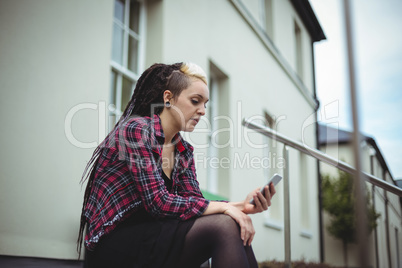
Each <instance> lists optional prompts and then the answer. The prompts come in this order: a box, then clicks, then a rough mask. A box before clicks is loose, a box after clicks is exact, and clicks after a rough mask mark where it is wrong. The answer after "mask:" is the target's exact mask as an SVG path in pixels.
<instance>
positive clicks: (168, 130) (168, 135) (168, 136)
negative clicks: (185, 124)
mask: <svg viewBox="0 0 402 268" xmlns="http://www.w3.org/2000/svg"><path fill="white" fill-rule="evenodd" d="M159 117H160V119H161V125H162V129H163V134H164V135H165V144H170V143H171V142H172V139H173V137H174V136H175V135H176V134H177V133H178V132H179V131H178V130H176V129H175V128H174V125H173V124H172V122H171V120H170V118H169V117H168V115H167V114H166V113H163V112H162V113H161V114H160V115H159Z"/></svg>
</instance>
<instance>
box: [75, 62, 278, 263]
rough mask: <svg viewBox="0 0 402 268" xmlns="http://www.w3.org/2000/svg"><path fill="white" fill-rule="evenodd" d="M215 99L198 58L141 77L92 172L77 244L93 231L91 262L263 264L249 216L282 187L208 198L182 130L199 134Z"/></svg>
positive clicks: (95, 157) (89, 243)
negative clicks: (237, 198) (232, 198)
mask: <svg viewBox="0 0 402 268" xmlns="http://www.w3.org/2000/svg"><path fill="white" fill-rule="evenodd" d="M208 99H209V91H208V87H207V78H206V75H205V73H204V71H203V70H202V69H201V68H200V67H198V66H197V65H195V64H192V63H176V64H172V65H165V64H154V65H152V66H151V67H150V68H148V69H147V70H146V71H145V72H144V73H143V74H142V75H141V77H140V78H139V80H138V82H137V85H136V88H135V90H134V94H133V96H132V98H131V100H130V102H129V104H128V105H127V107H126V109H125V111H124V113H123V115H122V117H121V119H120V121H119V122H118V123H117V124H116V126H115V128H114V129H113V131H111V133H109V135H108V136H107V137H106V138H105V140H104V141H103V142H102V143H101V144H100V145H99V146H98V148H97V149H96V150H95V152H94V154H93V156H92V158H91V160H90V161H89V163H88V166H87V168H86V170H85V172H84V175H83V179H85V178H86V177H89V178H88V184H87V188H86V191H85V196H84V204H83V208H82V215H81V226H80V235H79V238H78V244H79V249H78V250H79V252H80V251H81V243H82V236H83V232H84V230H86V235H85V247H86V248H87V251H86V265H87V266H88V267H186V268H191V267H199V266H200V264H202V263H203V262H205V261H206V260H208V259H209V258H212V265H213V267H232V268H234V267H257V262H256V259H255V256H254V253H253V251H252V248H251V241H252V240H253V237H254V233H255V232H254V228H253V225H252V222H251V219H250V217H249V216H248V215H247V214H252V213H258V212H261V211H263V210H267V209H268V207H269V206H270V202H271V197H272V195H273V194H275V189H274V187H273V185H271V186H270V189H268V187H266V189H265V196H264V195H262V194H261V193H260V192H259V191H258V189H256V190H255V191H253V192H252V193H250V194H249V195H248V196H247V198H246V199H245V200H244V201H243V202H236V203H234V202H217V201H209V200H206V199H205V198H204V197H203V195H202V193H201V191H200V189H199V186H198V182H197V180H196V174H195V165H194V159H193V147H192V146H191V145H190V144H189V143H187V142H186V141H185V140H183V138H182V137H181V135H180V133H179V131H193V130H194V127H195V126H196V125H197V123H198V121H199V120H200V118H201V116H203V115H205V107H206V103H207V102H208ZM251 198H254V200H255V205H251V204H249V200H250V199H251ZM239 229H240V230H239Z"/></svg>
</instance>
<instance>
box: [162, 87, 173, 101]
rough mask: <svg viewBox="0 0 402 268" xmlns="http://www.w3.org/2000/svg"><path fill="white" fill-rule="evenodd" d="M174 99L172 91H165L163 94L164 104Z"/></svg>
mask: <svg viewBox="0 0 402 268" xmlns="http://www.w3.org/2000/svg"><path fill="white" fill-rule="evenodd" d="M172 98H173V93H172V92H171V91H170V90H168V89H167V90H165V91H164V92H163V102H164V103H166V102H167V101H170V99H172Z"/></svg>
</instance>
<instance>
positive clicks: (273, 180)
mask: <svg viewBox="0 0 402 268" xmlns="http://www.w3.org/2000/svg"><path fill="white" fill-rule="evenodd" d="M281 180H282V176H281V175H279V174H276V173H275V174H274V175H273V176H272V178H271V179H269V181H268V182H267V184H265V185H264V187H262V188H261V190H260V192H261V193H262V195H264V189H265V186H267V185H268V189H269V185H270V184H271V183H273V184H274V186H275V185H277V184H278V182H280V181H281ZM250 204H253V205H254V199H253V198H251V200H250Z"/></svg>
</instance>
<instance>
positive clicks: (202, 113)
mask: <svg viewBox="0 0 402 268" xmlns="http://www.w3.org/2000/svg"><path fill="white" fill-rule="evenodd" d="M198 114H199V115H202V116H203V115H205V106H202V107H201V108H200V109H198Z"/></svg>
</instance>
